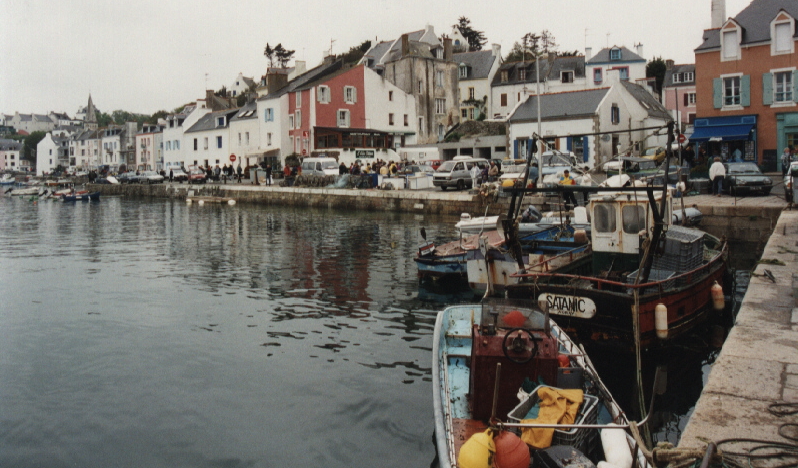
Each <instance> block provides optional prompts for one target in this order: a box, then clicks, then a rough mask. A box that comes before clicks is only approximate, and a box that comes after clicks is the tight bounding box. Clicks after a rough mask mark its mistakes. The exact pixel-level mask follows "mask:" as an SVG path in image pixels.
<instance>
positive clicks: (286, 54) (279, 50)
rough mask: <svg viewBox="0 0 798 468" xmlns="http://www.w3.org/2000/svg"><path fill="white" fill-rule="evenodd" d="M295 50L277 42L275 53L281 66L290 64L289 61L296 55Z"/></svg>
mask: <svg viewBox="0 0 798 468" xmlns="http://www.w3.org/2000/svg"><path fill="white" fill-rule="evenodd" d="M294 52H295V51H293V50H288V49H286V48H284V47H283V45H282V44H277V46H276V47H275V48H274V55H275V57H276V59H277V63H279V64H280V68H285V67H287V66H288V62H290V61H291V59H292V58H293V57H294Z"/></svg>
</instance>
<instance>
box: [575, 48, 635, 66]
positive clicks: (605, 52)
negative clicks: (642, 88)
mask: <svg viewBox="0 0 798 468" xmlns="http://www.w3.org/2000/svg"><path fill="white" fill-rule="evenodd" d="M611 49H621V58H620V60H610V50H611ZM645 61H646V59H644V58H643V57H641V56H639V55H637V54H636V53H634V52H632V51H631V50H629V49H627V48H626V47H624V46H620V47H618V46H612V47H607V48H604V49H601V50H600V51H598V53H596V55H594V56H593V57H590V60H588V61H587V63H589V64H591V65H595V64H597V63H620V62H644V63H645Z"/></svg>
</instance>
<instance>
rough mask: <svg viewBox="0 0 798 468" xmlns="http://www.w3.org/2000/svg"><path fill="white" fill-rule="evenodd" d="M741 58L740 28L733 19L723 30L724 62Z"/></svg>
mask: <svg viewBox="0 0 798 468" xmlns="http://www.w3.org/2000/svg"><path fill="white" fill-rule="evenodd" d="M739 59H740V29H739V28H738V27H737V25H736V24H735V23H734V22H733V21H731V20H730V21H729V22H728V23H727V24H726V25H725V26H724V27H723V29H722V30H721V54H720V60H721V61H722V62H725V61H728V60H739Z"/></svg>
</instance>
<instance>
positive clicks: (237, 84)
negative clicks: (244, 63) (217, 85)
mask: <svg viewBox="0 0 798 468" xmlns="http://www.w3.org/2000/svg"><path fill="white" fill-rule="evenodd" d="M254 86H255V81H254V80H253V79H252V78H251V77H248V76H244V74H243V73H239V74H238V76H237V77H236V79H235V80H233V84H231V85H230V87H229V88H227V92H229V93H230V95H231V96H233V97H238V96H239V95H241V94H246V93H247V92H248V91H249V90H250V88H251V87H254Z"/></svg>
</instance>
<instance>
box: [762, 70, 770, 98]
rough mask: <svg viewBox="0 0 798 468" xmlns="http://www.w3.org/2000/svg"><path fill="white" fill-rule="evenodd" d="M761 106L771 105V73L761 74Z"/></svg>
mask: <svg viewBox="0 0 798 468" xmlns="http://www.w3.org/2000/svg"><path fill="white" fill-rule="evenodd" d="M762 104H764V105H766V106H769V105H771V104H773V73H763V74H762Z"/></svg>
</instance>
